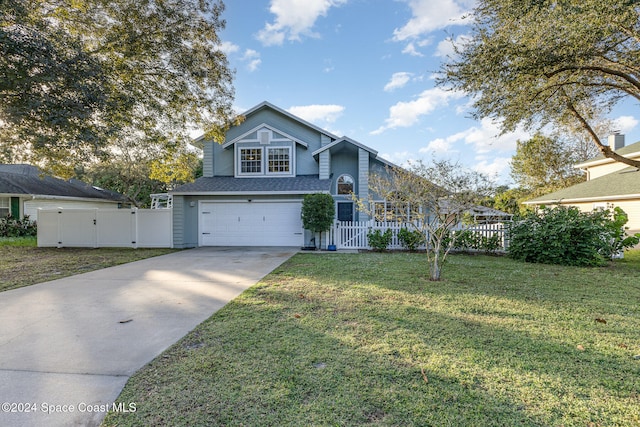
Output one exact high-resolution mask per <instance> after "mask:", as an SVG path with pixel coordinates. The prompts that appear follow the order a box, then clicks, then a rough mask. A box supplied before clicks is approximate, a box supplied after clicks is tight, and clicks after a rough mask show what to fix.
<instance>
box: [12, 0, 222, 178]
mask: <svg viewBox="0 0 640 427" xmlns="http://www.w3.org/2000/svg"><path fill="white" fill-rule="evenodd" d="M223 9H224V5H223V3H222V2H221V1H218V0H74V1H73V2H68V1H64V0H5V1H3V2H1V3H0V101H1V102H0V156H2V157H3V159H2V160H4V161H14V162H15V161H30V162H32V163H38V164H40V165H41V166H44V167H47V166H49V169H52V170H54V171H55V172H57V173H59V174H60V175H63V176H64V175H71V174H72V170H73V168H74V167H75V166H77V165H78V164H84V163H86V162H88V161H96V160H100V159H105V158H107V157H109V156H118V155H119V151H118V149H117V148H115V149H114V148H113V147H114V145H115V142H118V143H120V144H122V143H125V144H129V145H136V146H138V147H140V148H141V149H146V148H147V147H149V146H155V147H157V146H160V147H164V146H166V145H170V146H176V145H177V146H183V145H184V144H185V143H186V142H187V141H188V140H190V138H189V131H190V130H192V129H194V128H201V129H204V130H205V131H207V133H208V136H210V137H213V138H215V139H218V140H221V138H223V135H224V130H225V126H226V124H227V123H229V122H230V120H229V119H230V118H231V117H232V116H233V111H232V100H233V87H232V77H233V73H232V71H231V70H230V69H229V66H228V62H227V58H226V56H225V54H224V53H223V52H222V50H221V49H220V44H221V43H220V40H219V38H218V33H219V32H220V31H221V30H222V29H223V28H224V25H225V22H224V20H222V19H221V13H222V11H223ZM176 151H181V149H177V150H176ZM52 166H56V167H52Z"/></svg>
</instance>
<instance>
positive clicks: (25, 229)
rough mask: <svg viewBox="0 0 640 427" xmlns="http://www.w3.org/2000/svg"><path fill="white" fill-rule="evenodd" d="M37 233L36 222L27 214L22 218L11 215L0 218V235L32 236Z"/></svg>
mask: <svg viewBox="0 0 640 427" xmlns="http://www.w3.org/2000/svg"><path fill="white" fill-rule="evenodd" d="M37 234H38V229H37V228H36V223H35V222H34V221H31V220H30V219H29V216H28V215H25V216H24V217H23V218H22V219H20V218H14V217H12V216H6V217H4V218H0V237H28V236H31V237H33V236H36V235H37Z"/></svg>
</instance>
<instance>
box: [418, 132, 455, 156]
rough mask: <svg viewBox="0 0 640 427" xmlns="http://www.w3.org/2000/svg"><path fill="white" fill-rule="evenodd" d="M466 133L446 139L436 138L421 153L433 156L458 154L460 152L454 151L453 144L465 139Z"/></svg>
mask: <svg viewBox="0 0 640 427" xmlns="http://www.w3.org/2000/svg"><path fill="white" fill-rule="evenodd" d="M465 136H466V132H459V133H456V134H454V135H449V136H448V137H446V138H436V139H434V140H432V141H430V142H429V144H427V146H426V147H423V148H421V149H420V150H419V151H420V152H421V153H432V154H444V153H458V152H459V150H455V149H453V144H455V143H456V142H458V141H460V140H462V139H464V138H465Z"/></svg>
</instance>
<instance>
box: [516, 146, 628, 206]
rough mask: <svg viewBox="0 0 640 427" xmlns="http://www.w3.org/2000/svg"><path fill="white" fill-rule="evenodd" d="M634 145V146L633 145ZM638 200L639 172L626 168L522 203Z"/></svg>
mask: <svg viewBox="0 0 640 427" xmlns="http://www.w3.org/2000/svg"><path fill="white" fill-rule="evenodd" d="M634 145H635V144H634ZM623 199H640V170H639V169H637V168H634V167H628V168H625V169H622V170H620V171H617V172H613V173H610V174H607V175H604V176H601V177H599V178H595V179H592V180H590V181H586V182H581V183H580V184H576V185H574V186H571V187H568V188H564V189H562V190H559V191H556V192H554V193H551V194H545V195H544V196H540V197H536V198H535V199H531V200H528V201H526V202H524V204H527V205H541V204H554V203H576V202H592V201H593V202H597V201H606V200H623Z"/></svg>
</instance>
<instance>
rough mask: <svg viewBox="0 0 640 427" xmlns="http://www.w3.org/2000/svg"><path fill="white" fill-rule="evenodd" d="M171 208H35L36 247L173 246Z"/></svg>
mask: <svg viewBox="0 0 640 427" xmlns="http://www.w3.org/2000/svg"><path fill="white" fill-rule="evenodd" d="M172 221H173V219H172V215H171V209H136V208H133V209H39V210H38V246H40V247H58V248H61V247H84V248H99V247H131V248H171V247H173V226H172V224H173V222H172Z"/></svg>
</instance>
